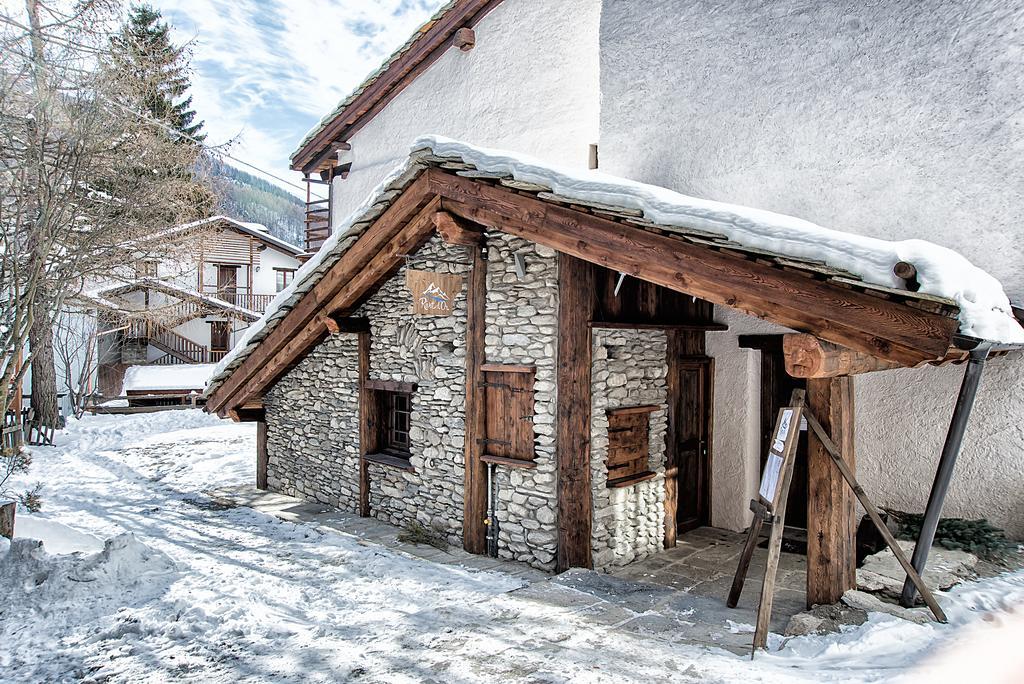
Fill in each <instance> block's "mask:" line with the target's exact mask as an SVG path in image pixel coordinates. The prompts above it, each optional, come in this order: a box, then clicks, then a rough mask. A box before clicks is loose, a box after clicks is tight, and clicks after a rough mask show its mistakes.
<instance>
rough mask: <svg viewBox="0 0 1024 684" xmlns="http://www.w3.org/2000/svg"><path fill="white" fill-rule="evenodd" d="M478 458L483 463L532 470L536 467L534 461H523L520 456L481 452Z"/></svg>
mask: <svg viewBox="0 0 1024 684" xmlns="http://www.w3.org/2000/svg"><path fill="white" fill-rule="evenodd" d="M480 460H481V461H482V462H483V463H493V464H495V465H500V466H505V467H507V468H522V469H525V470H533V469H534V468H536V467H537V462H536V461H524V460H523V459H521V458H510V457H508V456H496V455H494V454H490V453H486V452H485V453H483V454H482V455H481V456H480Z"/></svg>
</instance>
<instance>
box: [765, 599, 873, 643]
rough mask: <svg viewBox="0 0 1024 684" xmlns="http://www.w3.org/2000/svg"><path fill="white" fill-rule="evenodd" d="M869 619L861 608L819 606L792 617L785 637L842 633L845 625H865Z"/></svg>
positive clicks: (838, 605)
mask: <svg viewBox="0 0 1024 684" xmlns="http://www.w3.org/2000/svg"><path fill="white" fill-rule="evenodd" d="M867 619H868V614H867V612H866V611H864V610H862V609H860V608H856V607H852V606H845V605H843V604H829V605H819V606H814V607H813V608H811V609H810V610H808V611H804V612H803V613H797V614H796V615H794V616H793V617H791V618H790V619H789V624H787V625H786V630H785V635H786V636H804V635H807V634H829V633H831V632H839V631H841V630H842V627H843V626H844V625H860V624H863V623H864V622H866V621H867Z"/></svg>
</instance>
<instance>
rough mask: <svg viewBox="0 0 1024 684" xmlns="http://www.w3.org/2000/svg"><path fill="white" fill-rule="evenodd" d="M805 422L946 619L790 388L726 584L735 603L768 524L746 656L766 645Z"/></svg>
mask: <svg viewBox="0 0 1024 684" xmlns="http://www.w3.org/2000/svg"><path fill="white" fill-rule="evenodd" d="M803 420H806V421H807V425H808V427H809V428H810V429H811V430H813V431H814V434H815V435H816V436H817V438H818V440H819V441H820V442H821V444H822V446H823V447H825V450H826V451H827V452H828V454H829V456H831V457H832V461H833V462H834V463H835V464H836V466H837V467H838V468H839V472H840V473H842V476H843V479H844V480H846V483H847V484H848V485H849V486H850V488H851V489H852V490H853V493H854V494H856V495H857V498H858V499H859V500H860V503H861V505H862V506H864V510H866V511H867V513H868V516H869V517H870V518H871V521H872V522H873V523H874V524H875V527H877V528H878V531H879V532H880V533H881V534H882V537H883V538H884V539H885V542H886V544H888V545H889V548H890V549H892V552H893V554H894V555H895V556H896V559H897V560H898V561H899V562H900V565H901V566H902V567H903V570H904V571H905V572H906V573H907V576H908V577H909V578H910V580H911V581H912V582H913V583H914V586H916V587H917V590H918V591H919V592H920V593H921V596H922V598H923V599H924V602H925V603H926V604H927V605H928V608H929V609H931V611H932V614H933V615H934V616H935V619H936V620H938V621H939V622H945V621H946V615H945V613H943V612H942V608H940V607H939V604H938V602H937V601H936V600H935V597H934V596H933V595H932V593H931V591H930V590H929V589H928V587H927V586H925V583H924V581H922V580H921V577H920V575H918V573H917V571H916V570H914V566H913V565H911V564H910V560H909V559H908V558H907V556H906V554H905V553H903V549H902V548H901V547H900V545H899V544H897V543H896V539H895V538H894V537H893V536H892V533H891V532H890V531H889V528H888V527H886V526H885V523H884V522H883V521H882V518H881V516H880V515H879V514H878V509H877V508H875V505H874V504H873V503H872V502H871V500H870V499H869V498H868V496H867V494H866V493H865V492H864V488H863V487H861V486H860V483H859V482H857V478H856V477H855V476H854V474H853V471H852V470H850V467H849V465H847V463H846V461H845V460H844V459H843V457H842V454H841V453H840V451H839V447H837V446H836V444H835V442H833V441H832V439H831V438H830V437H829V436H828V433H826V432H825V429H824V428H823V427H822V426H821V423H819V422H818V421H817V420H815V418H814V416H813V415H811V414H810V413H808V412H807V411H806V410H805V408H804V391H803V390H799V389H798V390H793V395H792V397H791V398H790V402H789V406H786V407H783V408H781V409H779V415H778V418H777V419H776V422H775V431H774V432H773V433H772V436H773V437H772V444H771V447H770V448H769V450H768V461H767V462H766V463H765V468H764V473H763V474H762V475H761V486H760V488H759V489H758V498H757V499H756V500H752V501H751V502H750V509H751V510H752V511H753V512H754V520H753V522H751V524H750V530H749V531H748V533H747V541H746V544H744V546H743V553H742V554H740V562H739V567H737V568H736V576H735V577H734V578H733V581H732V588H731V589H730V590H729V598H728V600H727V601H726V605H727V606H729V607H730V608H735V607H736V604H737V603H739V600H740V594H741V593H742V591H743V583H744V581H745V580H746V577H747V570H748V569H749V568H750V560H751V558H753V556H754V549H755V548H756V547H757V542H758V539H759V538H760V536H761V527H762V525H764V523H766V522H767V523H769V524H770V525H771V526H772V527H771V533H770V535H769V540H768V562H767V564H766V565H765V569H764V582H763V583H762V585H761V601H760V603H759V604H758V608H757V626H756V628H755V630H754V645H753V648H752V649H751V652H750V657H751V658H753V657H754V654H755V653H756V652H757V649H759V648H767V645H768V623H769V622H771V617H772V601H773V598H774V594H775V576H776V574H777V573H778V569H779V556H780V555H781V554H782V533H783V531H784V529H785V527H786V500H787V499H788V498H789V485H790V482H791V481H792V479H793V464H794V462H795V461H796V447H797V443H798V442H799V439H800V423H801V421H803Z"/></svg>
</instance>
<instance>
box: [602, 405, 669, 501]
mask: <svg viewBox="0 0 1024 684" xmlns="http://www.w3.org/2000/svg"><path fill="white" fill-rule="evenodd" d="M657 409H658V407H657V406H632V407H629V408H620V409H609V410H608V461H607V467H608V486H609V487H610V488H618V487H628V486H630V485H633V484H636V483H637V482H643V481H644V480H650V479H651V478H653V477H654V476H655V473H653V472H651V470H650V469H649V467H650V451H651V449H650V445H651V413H653V412H654V411H656V410H657Z"/></svg>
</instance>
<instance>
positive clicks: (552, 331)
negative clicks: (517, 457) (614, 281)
mask: <svg viewBox="0 0 1024 684" xmlns="http://www.w3.org/2000/svg"><path fill="white" fill-rule="evenodd" d="M488 246H489V249H488V267H487V328H486V339H485V344H486V356H485V358H486V361H487V363H502V364H524V365H532V366H536V369H537V373H536V380H535V384H534V390H535V395H534V414H535V415H534V423H533V425H534V440H535V445H536V464H537V467H536V468H535V469H533V470H521V469H510V468H502V467H500V466H499V467H498V468H496V483H497V491H498V496H497V515H496V517H497V519H498V521H499V535H498V539H499V544H498V547H499V554H500V555H501V556H502V557H503V558H514V559H516V560H520V561H525V562H527V563H530V564H532V565H534V566H537V567H540V568H544V569H552V568H554V564H555V555H556V552H557V537H558V534H557V527H556V524H555V515H556V511H557V509H558V506H557V498H556V496H557V494H556V487H555V344H556V341H557V339H558V268H557V260H556V257H555V252H554V250H550V249H547V248H545V247H542V246H539V245H535V244H532V243H530V242H527V241H526V240H522V239H520V238H516V237H513V236H510V235H505V234H499V235H495V236H492V237H491V238H490V239H489V242H488ZM516 252H519V253H521V254H522V255H523V258H524V260H525V266H526V269H525V270H526V273H525V277H523V278H521V279H520V277H519V275H518V274H517V273H516V270H515V265H514V257H513V254H514V253H516Z"/></svg>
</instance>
